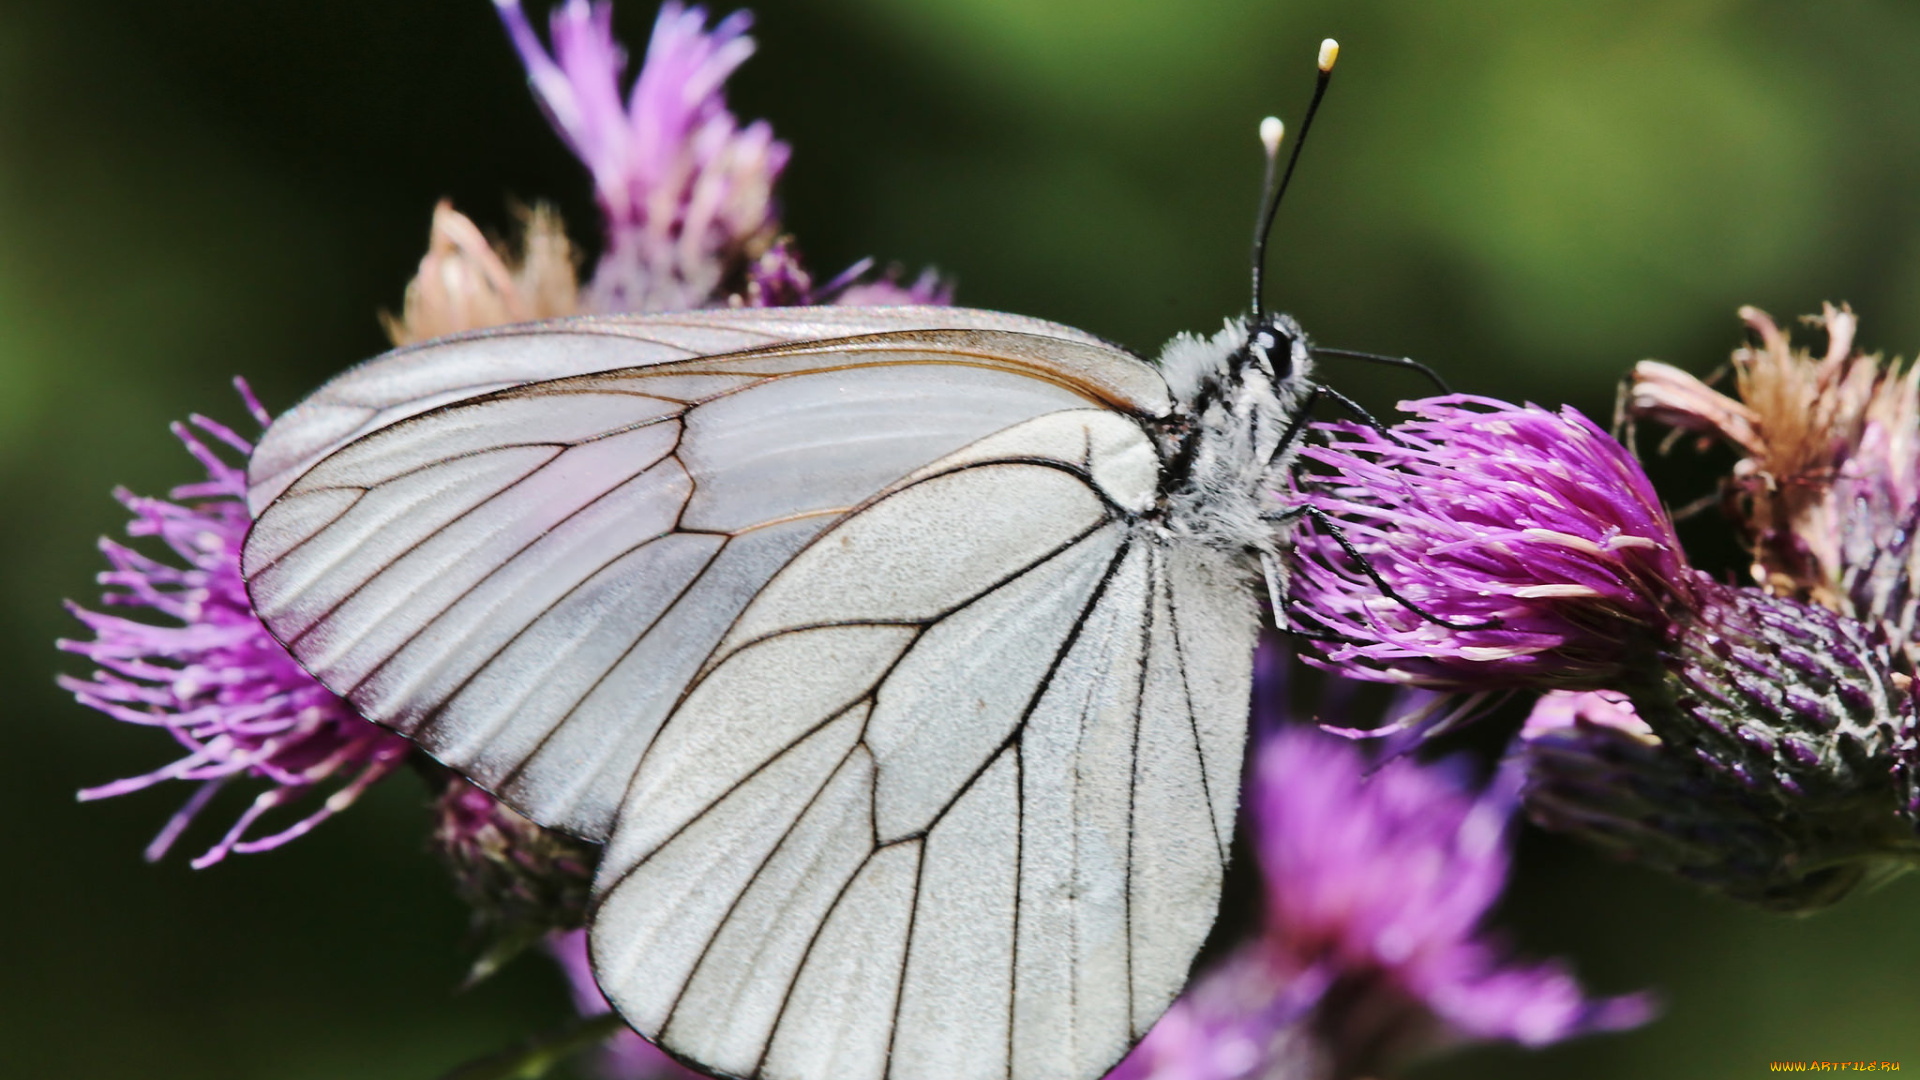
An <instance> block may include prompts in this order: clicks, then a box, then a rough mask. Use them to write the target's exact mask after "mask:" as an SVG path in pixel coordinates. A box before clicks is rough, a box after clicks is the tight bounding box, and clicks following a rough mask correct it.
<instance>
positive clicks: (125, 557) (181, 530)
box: [59, 380, 411, 868]
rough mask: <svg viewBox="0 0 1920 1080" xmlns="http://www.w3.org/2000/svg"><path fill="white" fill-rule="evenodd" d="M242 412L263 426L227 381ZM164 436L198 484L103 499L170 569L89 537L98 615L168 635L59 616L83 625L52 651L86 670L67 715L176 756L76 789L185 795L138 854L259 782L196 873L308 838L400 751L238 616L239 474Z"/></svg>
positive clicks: (196, 420) (242, 611)
mask: <svg viewBox="0 0 1920 1080" xmlns="http://www.w3.org/2000/svg"><path fill="white" fill-rule="evenodd" d="M235 384H236V385H237V386H238V387H239V390H240V394H241V397H242V398H243V399H244V400H245V401H246V405H247V409H248V411H249V412H251V413H252V414H253V417H254V419H255V420H257V421H259V423H260V425H261V427H263V428H264V427H265V426H266V425H267V423H268V422H269V420H270V419H271V418H270V417H269V416H268V414H267V412H266V410H265V409H264V408H262V407H261V405H260V403H259V402H258V401H257V400H256V399H255V398H254V396H253V393H252V391H251V390H249V389H248V388H247V385H246V383H245V382H242V381H240V380H235ZM192 422H193V427H194V428H198V429H199V431H200V432H202V433H204V434H205V435H208V436H212V438H213V439H215V440H217V441H218V442H220V443H223V444H225V445H226V446H227V447H228V448H229V449H231V450H233V451H235V452H237V453H239V454H241V455H243V456H244V455H246V454H249V453H251V452H252V450H253V447H252V445H251V444H250V443H248V442H247V440H245V439H243V438H241V437H240V436H239V435H237V434H235V433H234V432H233V431H231V430H229V429H228V428H226V427H225V426H223V425H221V424H218V423H215V422H214V421H212V420H209V419H207V418H206V417H203V416H194V417H193V418H192ZM173 432H174V434H175V435H176V436H178V437H179V439H180V441H181V442H183V443H185V444H186V447H187V451H188V452H189V453H191V454H192V455H193V456H194V458H195V459H196V460H198V461H199V462H200V464H201V465H202V466H203V467H204V468H205V469H206V470H207V479H206V480H204V481H202V482H199V483H194V484H186V485H183V486H181V487H177V488H175V489H174V490H173V491H172V492H171V493H170V499H154V498H146V497H142V496H137V495H133V494H131V493H129V492H127V491H125V490H120V491H117V492H115V497H116V498H118V499H119V500H120V502H121V504H122V505H124V506H126V508H127V509H128V510H130V511H132V512H133V515H134V517H133V520H132V521H131V522H129V523H128V525H127V532H128V534H129V535H132V536H136V537H141V536H152V537H158V538H160V539H161V540H162V541H163V542H165V543H166V545H167V546H168V547H170V548H172V549H173V552H174V554H175V555H177V556H178V557H179V559H180V560H181V561H182V562H184V563H185V565H184V566H178V565H174V564H171V563H167V562H163V561H160V560H157V559H153V558H149V557H148V556H146V555H143V554H141V553H140V552H138V551H135V550H134V549H133V548H130V547H127V546H126V545H124V544H119V543H116V542H114V541H112V540H107V539H102V540H101V541H100V549H101V551H102V552H104V553H105V554H106V557H107V561H108V562H109V563H110V564H111V565H112V569H111V570H109V571H107V572H106V573H103V574H101V575H100V583H101V584H102V585H104V586H106V588H107V591H106V593H105V594H104V595H103V596H102V597H101V602H102V603H103V604H106V605H111V606H118V607H129V608H144V609H147V610H148V611H149V612H151V613H152V614H154V615H158V616H160V617H161V618H163V619H167V620H171V621H173V622H175V623H178V624H179V625H175V626H169V625H156V624H154V623H150V622H142V621H138V620H134V619H127V618H122V617H119V616H113V615H106V614H102V613H100V612H95V611H90V610H88V609H86V608H83V607H80V606H78V605H75V604H69V605H68V610H70V611H72V612H73V614H74V616H75V617H76V618H78V619H79V620H80V621H81V622H83V623H85V624H86V626H87V628H88V629H90V630H92V631H93V634H94V638H93V640H91V641H61V642H60V643H59V646H60V648H62V649H65V650H67V651H69V652H76V653H79V654H81V655H83V656H85V657H87V658H88V659H90V660H92V661H93V662H94V663H96V664H98V665H99V669H98V670H96V671H94V673H93V674H92V676H91V677H90V678H87V679H76V678H72V677H69V676H62V677H61V678H60V685H61V686H62V687H63V688H65V689H67V690H69V691H72V693H73V695H74V697H75V698H76V699H78V700H79V702H80V703H81V704H83V705H87V706H89V707H91V708H95V709H98V710H100V711H101V712H103V713H106V714H107V715H108V716H111V717H113V718H114V719H116V720H122V721H125V722H127V723H130V724H140V725H144V726H147V727H157V728H163V729H165V730H166V732H167V733H168V734H169V735H171V736H172V737H173V738H174V739H175V740H176V741H178V742H179V743H180V745H181V746H182V747H184V748H185V749H186V751H187V753H186V756H185V757H182V758H181V759H179V760H178V761H175V762H173V763H172V764H170V765H167V766H164V767H162V768H159V769H155V770H154V771H153V772H150V773H147V774H145V775H143V776H136V777H131V778H129V779H126V780H118V781H115V782H113V783H110V784H102V785H100V786H98V787H92V788H87V789H85V790H83V791H81V792H80V798H81V799H82V800H88V799H104V798H109V797H111V796H115V795H125V794H127V793H129V792H133V791H139V790H141V789H143V788H148V787H152V786H154V785H156V784H159V783H162V782H163V781H167V780H183V781H187V782H190V783H195V784H198V785H199V788H198V789H197V790H196V791H195V792H194V793H193V795H192V796H191V797H189V798H188V799H187V802H186V804H185V805H184V806H182V807H181V808H180V810H179V811H178V812H176V813H175V814H174V815H173V817H172V818H171V819H170V820H169V821H168V822H167V824H166V825H165V827H163V828H162V829H161V830H160V834H159V835H158V836H156V837H155V838H154V840H153V842H152V843H151V844H149V845H148V846H147V850H146V857H147V858H148V859H149V860H157V859H159V858H161V857H162V856H164V855H165V854H166V853H167V850H168V849H169V848H170V847H172V846H173V843H174V841H175V840H177V839H178V838H179V836H180V834H181V832H182V831H183V830H185V829H186V827H187V826H188V825H189V824H191V823H192V822H193V820H194V818H195V817H196V816H198V815H199V813H200V811H201V810H202V809H204V808H205V807H206V805H207V803H208V802H209V801H210V800H211V799H212V798H213V796H214V795H215V794H217V793H218V792H219V791H220V790H221V789H222V788H223V787H225V786H226V785H227V784H228V783H230V782H232V781H233V780H234V779H235V778H239V777H246V778H250V779H256V780H263V781H265V782H266V785H267V786H266V790H264V791H262V792H261V793H260V794H259V796H258V797H256V798H255V799H254V801H253V804H252V805H251V806H249V807H248V808H247V810H246V811H245V812H243V813H242V814H241V815H240V818H239V820H238V821H236V822H235V823H234V824H233V826H232V827H231V828H230V829H228V830H227V833H226V835H225V836H223V837H221V839H220V841H219V842H218V843H216V844H214V845H213V847H211V848H209V849H208V850H207V851H206V852H205V853H204V854H202V855H200V856H199V857H198V858H196V859H194V860H193V865H194V867H196V868H200V867H206V866H211V865H212V864H214V863H216V862H219V861H220V860H221V859H223V858H225V857H226V856H227V854H228V853H229V852H240V853H243V854H247V853H252V852H258V851H267V850H269V849H272V848H276V847H279V846H280V845H282V844H284V843H286V842H287V841H289V840H292V839H294V838H295V837H298V836H301V835H304V834H305V833H307V832H309V831H311V830H312V829H313V827H314V826H316V825H318V824H319V823H320V822H322V821H324V820H326V819H327V818H328V817H330V816H332V815H333V814H335V813H337V812H339V811H341V810H344V809H346V808H347V807H348V806H350V805H352V803H353V801H354V800H355V799H356V798H358V797H359V795H360V793H361V792H363V791H365V790H366V789H367V788H368V787H369V786H371V785H372V784H373V783H374V782H375V781H377V780H379V779H380V778H381V777H383V776H386V775H387V774H388V773H390V772H392V771H393V770H394V768H395V767H396V766H398V765H399V764H400V762H401V761H402V760H403V759H404V758H405V757H406V755H407V751H408V748H409V746H410V745H411V744H410V743H408V742H407V740H405V739H403V738H401V737H400V736H398V735H394V734H392V733H390V732H388V731H386V730H384V729H382V728H380V727H378V726H376V725H375V724H373V723H372V722H371V721H368V720H366V719H364V718H362V717H361V716H360V715H359V714H357V713H355V712H354V711H353V710H352V708H351V707H349V706H348V705H347V703H346V702H344V701H342V700H341V699H340V698H338V697H335V696H334V695H333V694H332V693H331V692H330V691H328V690H327V689H326V688H325V687H323V686H321V685H320V683H319V682H317V681H316V680H315V679H314V678H313V677H312V676H311V675H308V674H307V673H306V671H305V670H303V669H302V668H301V667H300V665H299V664H298V663H296V662H295V661H294V659H293V657H292V656H290V655H288V654H287V651H286V649H284V648H283V647H281V645H280V643H279V642H277V641H275V640H274V639H273V635H271V634H269V633H268V632H267V629H266V627H264V626H262V625H261V623H260V620H259V619H258V618H257V617H256V616H255V615H254V613H253V608H252V606H251V604H250V603H249V602H248V599H247V590H246V583H245V581H244V580H243V579H242V578H241V576H240V548H241V544H242V543H243V542H244V541H245V539H246V535H247V528H248V525H249V524H250V519H249V518H248V516H247V503H246V490H247V485H246V470H245V469H244V468H243V467H242V466H239V465H233V464H229V463H228V462H227V461H225V460H223V459H222V458H221V456H220V455H219V454H218V453H216V452H215V451H214V450H213V449H212V448H211V447H209V446H208V445H207V443H206V442H204V441H202V438H201V436H200V435H198V434H196V433H195V432H194V431H193V430H192V429H191V428H189V427H187V426H186V425H184V424H175V425H173ZM329 784H333V785H334V787H333V790H332V791H331V793H330V794H328V795H327V796H326V798H325V799H324V801H322V802H321V804H320V805H319V807H318V808H317V809H314V810H312V811H310V812H308V813H307V814H306V815H305V816H303V817H301V818H300V819H299V820H298V821H295V822H294V823H293V824H291V825H289V826H286V827H284V828H282V829H280V830H279V831H277V832H273V833H270V834H268V835H266V836H252V835H249V834H250V832H251V830H252V829H253V827H254V825H255V824H256V823H257V822H258V821H259V819H260V818H261V817H262V816H264V815H265V814H267V813H268V812H269V811H272V810H275V809H278V808H280V807H282V806H286V805H289V804H291V803H294V802H295V801H297V800H299V799H301V798H304V797H307V796H310V795H313V794H315V793H317V792H319V791H320V790H322V788H323V787H326V786H327V785H329Z"/></svg>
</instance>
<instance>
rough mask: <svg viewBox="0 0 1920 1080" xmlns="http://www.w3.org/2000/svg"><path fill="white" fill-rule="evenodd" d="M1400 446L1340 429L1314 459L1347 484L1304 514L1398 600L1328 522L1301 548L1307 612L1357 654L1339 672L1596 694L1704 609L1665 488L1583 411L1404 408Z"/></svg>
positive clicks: (1323, 479)
mask: <svg viewBox="0 0 1920 1080" xmlns="http://www.w3.org/2000/svg"><path fill="white" fill-rule="evenodd" d="M1403 408H1405V409H1407V410H1408V411H1410V412H1412V413H1413V414H1414V416H1415V419H1413V420H1409V421H1407V422H1405V423H1402V424H1399V425H1397V426H1396V427H1395V428H1394V429H1393V436H1392V437H1391V438H1389V437H1387V436H1383V435H1381V434H1380V433H1379V432H1376V431H1374V430H1372V429H1371V428H1367V427H1362V426H1359V425H1355V424H1346V423H1342V424H1323V425H1318V427H1319V428H1320V429H1321V430H1323V431H1325V432H1327V433H1328V435H1329V443H1328V445H1327V446H1325V447H1310V448H1308V449H1307V450H1305V451H1303V456H1304V457H1306V458H1308V459H1310V460H1312V461H1315V462H1317V463H1319V464H1321V465H1323V466H1326V467H1327V468H1328V469H1330V470H1331V474H1330V475H1318V476H1313V477H1311V478H1308V479H1306V480H1304V481H1303V488H1304V493H1303V497H1302V501H1304V502H1306V503H1307V504H1309V505H1312V506H1316V507H1319V508H1320V509H1322V510H1325V511H1326V512H1327V513H1328V514H1331V515H1332V516H1334V517H1336V518H1338V519H1340V521H1341V526H1342V528H1343V529H1344V530H1345V531H1346V534H1347V537H1348V538H1349V539H1350V540H1351V541H1352V542H1353V543H1354V545H1355V546H1356V547H1357V548H1358V549H1359V550H1360V551H1362V552H1363V553H1365V554H1366V556H1367V559H1368V561H1369V562H1370V563H1371V564H1372V566H1373V568H1374V570H1375V571H1377V572H1378V573H1379V574H1380V576H1381V577H1382V578H1384V579H1385V580H1386V581H1387V582H1388V583H1389V584H1391V585H1392V586H1393V588H1394V590H1395V591H1396V592H1398V593H1399V594H1400V595H1401V596H1403V597H1405V598H1407V599H1408V600H1409V601H1411V602H1412V603H1414V604H1417V605H1419V606H1420V607H1422V608H1423V609H1425V610H1426V611H1428V612H1430V613H1431V614H1433V615H1435V616H1437V617H1439V618H1441V619H1445V620H1447V621H1449V622H1451V623H1453V624H1455V625H1456V626H1459V625H1478V626H1481V628H1478V629H1454V628H1451V627H1448V626H1441V625H1436V624H1435V623H1433V622H1430V621H1428V620H1426V619H1423V618H1421V617H1420V616H1419V615H1418V614H1416V613H1415V612H1413V611H1410V610H1408V609H1407V608H1405V607H1404V606H1402V605H1400V604H1398V603H1395V602H1394V601H1393V600H1391V599H1389V598H1388V597H1386V596H1385V595H1383V594H1382V592H1381V590H1380V589H1379V588H1378V587H1377V586H1376V585H1374V583H1373V582H1372V581H1371V580H1369V579H1368V578H1367V577H1366V576H1365V575H1364V574H1363V573H1362V572H1361V570H1360V568H1359V567H1357V566H1356V565H1354V564H1353V562H1352V560H1350V559H1349V558H1348V557H1347V556H1346V555H1345V553H1344V551H1343V550H1342V549H1341V547H1340V546H1339V544H1338V543H1337V542H1336V541H1335V539H1334V538H1333V537H1332V536H1331V535H1329V534H1328V533H1327V532H1326V531H1325V530H1323V529H1320V528H1318V527H1316V526H1315V525H1314V524H1313V523H1312V522H1311V521H1308V522H1305V523H1303V524H1302V526H1301V528H1300V530H1299V532H1298V534H1297V537H1296V539H1295V547H1294V551H1295V556H1294V564H1295V569H1294V577H1293V584H1292V587H1291V591H1292V597H1293V600H1294V606H1293V611H1294V613H1295V617H1296V618H1297V619H1299V620H1300V621H1301V622H1302V623H1303V624H1304V627H1305V628H1307V629H1310V630H1314V631H1317V632H1330V633H1332V634H1334V635H1337V636H1339V637H1340V638H1343V639H1346V641H1347V642H1348V643H1346V644H1337V645H1333V646H1331V647H1329V648H1328V649H1327V650H1326V659H1327V660H1328V661H1330V662H1331V663H1333V664H1334V665H1337V666H1339V667H1341V668H1342V669H1343V670H1345V671H1346V672H1347V673H1348V674H1352V675H1355V676H1358V677H1360V678H1370V679H1379V680H1384V681H1394V682H1404V683H1410V684H1414V685H1421V686H1432V687H1452V688H1470V689H1479V688H1482V687H1487V686H1492V685H1496V684H1497V685H1500V686H1506V687H1512V686H1537V687H1569V688H1597V687H1601V686H1607V685H1610V684H1611V683H1612V682H1613V681H1614V680H1615V679H1617V678H1618V677H1619V676H1620V675H1621V674H1622V672H1623V671H1624V670H1625V666H1626V665H1627V664H1628V663H1629V662H1630V660H1631V654H1632V653H1633V652H1634V651H1635V648H1636V646H1637V644H1638V643H1639V642H1642V641H1644V640H1648V639H1657V638H1658V637H1659V636H1660V635H1661V634H1662V633H1664V631H1665V629H1666V627H1667V626H1668V625H1670V623H1671V622H1672V620H1673V618H1674V616H1675V612H1676V610H1677V609H1681V608H1685V607H1688V606H1690V605H1692V604H1693V603H1694V600H1693V596H1692V592H1693V588H1694V581H1695V577H1694V574H1693V572H1692V571H1691V570H1689V569H1688V568H1687V564H1686V560H1685V557H1684V555H1683V554H1682V552H1681V549H1680V543H1679V540H1678V538H1677V537H1676V536H1675V535H1674V531H1673V523H1672V522H1671V521H1670V520H1669V519H1668V517H1667V514H1666V511H1665V510H1664V509H1662V507H1661V504H1660V499H1659V497H1658V496H1657V495H1656V494H1655V493H1654V490H1653V485H1652V484H1651V483H1650V482H1649V481H1648V480H1647V476H1646V473H1645V472H1643V471H1642V470H1641V468H1640V466H1639V463H1637V462H1635V461H1634V460H1633V458H1632V456H1631V455H1630V454H1628V453H1627V451H1626V449H1625V448H1624V447H1622V446H1621V445H1620V444H1619V443H1618V442H1616V441H1614V440H1613V439H1612V438H1610V437H1609V436H1608V435H1607V434H1606V432H1604V431H1601V430H1600V429H1599V428H1598V427H1596V426H1595V425H1594V424H1593V422H1592V421H1590V420H1588V419H1587V418H1586V417H1584V416H1582V415H1580V414H1579V413H1578V412H1577V411H1575V410H1573V409H1571V408H1564V409H1562V410H1560V411H1559V412H1550V411H1548V410H1546V409H1542V408H1540V407H1539V406H1535V405H1526V406H1516V405H1509V404H1507V403H1505V402H1500V401H1495V400H1492V399H1489V398H1480V397H1471V396H1467V395H1453V396H1450V397H1438V398H1429V399H1426V400H1424V401H1416V402H1412V403H1410V404H1407V405H1404V406H1403Z"/></svg>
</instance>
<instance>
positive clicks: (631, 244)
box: [495, 0, 789, 312]
mask: <svg viewBox="0 0 1920 1080" xmlns="http://www.w3.org/2000/svg"><path fill="white" fill-rule="evenodd" d="M495 2H496V4H497V6H498V7H499V11H500V17H501V19H502V20H503V21H504V22H505V23H506V27H507V31H508V33H509V34H510V35H511V36H512V38H513V44H514V47H515V48H516V49H517V50H518V51H519V53H520V58H521V60H522V62H523V63H525V65H526V68H527V76H528V81H529V82H530V83H531V84H532V86H533V92H534V95H535V96H536V97H537V98H538V99H539V100H540V104H541V106H542V107H543V108H544V109H545V110H546V113H547V116H548V118H549V119H550V120H551V121H552V122H553V126H554V128H555V130H557V131H558V132H559V133H560V136H561V138H563V139H565V140H566V142H567V145H568V146H569V147H570V148H572V150H573V152H574V154H575V155H577V156H578V157H579V158H580V160H581V161H582V162H583V163H585V165H586V166H587V168H588V169H589V170H590V171H591V172H592V173H593V183H594V191H595V194H596V196H597V198H598V200H599V203H600V209H601V212H602V213H603V214H604V216H605V223H606V245H607V247H606V253H605V254H604V255H602V256H601V259H600V264H599V266H598V267H597V268H596V270H595V271H594V276H593V281H592V282H591V284H590V285H589V286H588V306H589V307H590V308H592V309H594V310H597V311H607V312H618V311H671V310H679V309H684V308H693V307H700V306H702V305H704V304H706V303H708V302H710V299H711V298H712V297H714V296H716V295H718V294H720V293H721V291H722V285H723V283H724V281H725V280H726V278H727V277H728V276H729V275H730V274H732V273H734V272H737V271H738V270H740V269H741V268H742V267H743V265H744V264H745V263H746V261H747V260H748V259H749V258H750V257H751V256H752V254H754V250H755V248H756V247H757V248H762V249H764V248H765V247H766V246H767V245H768V244H770V243H771V242H772V240H773V238H774V235H775V234H776V233H777V232H778V231H779V223H778V220H777V215H776V213H775V211H774V205H773V185H774V182H775V181H776V180H777V179H779V176H780V173H781V170H783V169H785V168H786V165H787V158H788V156H789V149H788V147H787V144H785V143H783V142H780V141H779V140H778V139H775V138H774V137H773V128H772V127H770V126H769V125H768V124H767V123H766V121H764V120H756V121H754V122H753V123H750V124H748V125H746V126H745V127H742V126H740V124H739V122H738V121H737V120H735V119H734V116H733V114H732V113H731V112H728V111H727V105H726V96H725V93H724V87H725V83H726V80H727V77H728V76H729V75H731V74H732V73H733V71H734V69H735V68H737V67H739V66H740V64H741V63H743V62H744V61H745V60H746V59H747V57H749V56H751V55H752V54H753V39H752V38H750V37H747V36H746V31H747V28H748V26H749V25H751V23H752V17H751V16H749V15H748V14H747V13H746V12H735V13H734V14H732V15H729V16H727V17H726V18H725V19H722V20H721V21H720V22H719V23H718V24H717V25H715V26H714V27H713V28H712V29H711V30H708V29H707V28H706V22H707V15H706V12H705V11H704V10H703V9H701V8H697V7H695V8H686V7H682V6H681V5H680V4H678V3H674V2H669V3H667V4H665V5H664V6H662V7H661V9H660V15H659V18H658V19H657V20H656V21H655V23H654V27H653V38H652V40H651V41H650V42H649V43H648V45H647V55H646V62H645V64H644V65H643V66H642V67H641V70H640V74H639V76H638V78H637V79H636V80H635V81H634V83H633V86H632V88H631V90H630V91H628V92H627V93H626V97H625V100H624V101H623V100H622V91H621V88H620V83H621V77H622V75H623V74H624V72H625V69H626V60H627V58H626V53H625V52H624V50H622V49H621V48H620V46H619V44H618V43H617V42H616V41H615V40H614V37H613V8H612V5H610V4H606V3H597V4H590V3H588V0H567V2H566V3H565V4H563V5H561V6H560V7H557V8H555V9H554V11H553V15H552V17H551V19H550V21H549V29H550V32H551V35H552V41H553V51H552V53H551V54H549V53H548V52H547V50H546V48H545V46H543V45H542V44H541V42H540V39H539V37H538V35H536V34H535V33H534V30H533V26H532V25H531V24H530V23H529V22H528V21H527V17H526V14H525V12H523V11H522V10H521V8H520V4H519V0H495Z"/></svg>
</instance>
